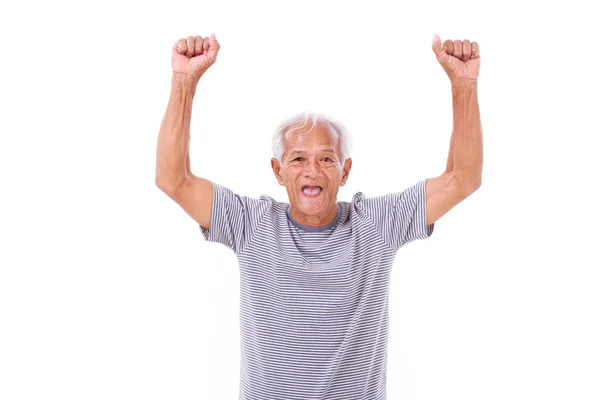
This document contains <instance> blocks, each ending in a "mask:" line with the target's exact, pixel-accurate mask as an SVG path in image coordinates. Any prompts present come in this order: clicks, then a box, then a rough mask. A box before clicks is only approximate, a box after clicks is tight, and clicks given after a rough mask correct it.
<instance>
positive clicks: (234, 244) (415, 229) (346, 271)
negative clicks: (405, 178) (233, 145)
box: [200, 180, 434, 400]
mask: <svg viewBox="0 0 600 400" xmlns="http://www.w3.org/2000/svg"><path fill="white" fill-rule="evenodd" d="M425 182H426V180H422V181H420V182H418V183H417V184H415V185H414V186H412V187H409V188H407V189H406V190H404V191H402V192H398V193H392V194H387V195H384V196H378V197H372V198H367V197H365V195H364V194H363V193H362V192H358V193H356V194H355V195H354V196H353V197H352V201H351V202H344V201H338V213H337V217H336V219H335V220H334V221H333V222H332V223H330V224H329V225H327V226H323V227H318V228H312V227H307V226H303V225H301V224H299V223H298V222H297V221H295V220H294V219H293V218H292V217H291V215H290V213H289V204H288V203H282V202H278V201H276V200H274V199H273V198H271V197H269V196H264V195H263V196H261V197H260V198H258V199H255V198H250V197H245V196H240V195H238V194H235V193H234V192H232V191H231V190H230V189H227V188H225V187H223V186H221V185H218V184H215V183H213V188H214V197H213V207H212V215H211V219H210V232H209V231H207V230H206V229H204V228H202V226H200V229H201V232H202V235H203V237H204V238H205V239H206V240H208V241H211V242H217V243H221V244H223V245H225V246H227V247H229V248H230V249H232V250H233V251H234V252H235V254H236V255H237V259H238V263H239V269H240V290H241V292H240V333H241V352H242V354H241V366H240V383H239V385H240V386H239V391H240V396H239V398H240V399H243V400H334V399H336V400H382V399H385V398H386V368H387V343H388V291H389V284H390V273H391V269H392V264H393V261H394V257H395V254H396V251H397V250H398V249H399V248H400V247H401V246H403V245H405V244H407V243H409V242H411V241H413V240H416V239H425V238H428V237H429V236H431V234H432V232H433V228H434V225H433V224H431V225H429V226H426V225H425V224H426V219H425Z"/></svg>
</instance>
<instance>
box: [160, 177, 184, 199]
mask: <svg viewBox="0 0 600 400" xmlns="http://www.w3.org/2000/svg"><path fill="white" fill-rule="evenodd" d="M184 182H185V176H183V177H174V176H166V175H163V174H158V173H157V174H156V175H155V178H154V184H155V185H156V186H157V187H158V188H159V189H160V190H162V191H163V192H164V193H166V194H168V195H169V196H171V195H172V194H173V193H174V192H175V191H176V190H177V188H179V187H180V186H181V185H182V184H183V183H184Z"/></svg>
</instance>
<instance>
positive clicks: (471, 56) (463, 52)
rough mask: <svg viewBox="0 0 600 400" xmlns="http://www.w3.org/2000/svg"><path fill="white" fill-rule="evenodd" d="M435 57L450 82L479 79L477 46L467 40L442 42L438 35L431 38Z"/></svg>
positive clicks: (475, 43)
mask: <svg viewBox="0 0 600 400" xmlns="http://www.w3.org/2000/svg"><path fill="white" fill-rule="evenodd" d="M431 48H432V49H433V52H434V53H435V57H436V58H437V60H438V61H439V63H440V64H441V65H442V68H444V71H446V74H447V75H448V77H449V78H450V81H451V82H453V83H454V82H456V81H458V80H472V81H476V80H477V78H479V66H480V62H481V58H480V57H479V45H478V44H477V42H472V43H471V42H470V41H469V40H455V41H452V40H450V39H448V40H446V41H445V42H444V44H443V45H442V40H441V39H440V37H439V36H438V35H434V36H433V43H432V45H431Z"/></svg>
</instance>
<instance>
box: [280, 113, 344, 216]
mask: <svg viewBox="0 0 600 400" xmlns="http://www.w3.org/2000/svg"><path fill="white" fill-rule="evenodd" d="M284 145H285V151H284V153H283V157H282V162H281V163H280V162H279V161H278V160H277V159H276V158H272V159H271V167H272V168H273V172H274V174H275V177H276V178H277V181H278V182H279V184H280V185H282V186H285V188H286V191H287V193H288V197H289V200H290V214H291V215H292V217H293V218H294V219H295V220H296V221H297V222H299V223H300V224H302V225H305V226H310V227H317V226H324V225H327V224H329V223H331V222H333V220H335V218H336V216H337V194H338V191H339V188H340V186H344V185H345V184H346V180H347V179H348V175H349V173H350V169H351V168H352V159H351V158H348V159H347V160H346V161H345V162H344V164H343V165H342V162H341V151H340V143H339V135H338V133H337V132H336V131H335V130H334V129H333V128H332V127H331V126H330V125H329V124H325V123H322V122H317V124H316V126H314V127H312V126H305V127H303V128H300V129H296V126H292V127H290V129H289V130H288V132H286V133H285V135H284ZM332 149H334V150H335V151H334V152H331V151H330V150H332ZM328 150H329V151H328ZM307 185H308V186H320V187H321V188H322V191H321V193H320V194H319V195H318V196H317V197H316V198H310V197H307V196H306V195H304V194H303V193H302V187H303V186H307Z"/></svg>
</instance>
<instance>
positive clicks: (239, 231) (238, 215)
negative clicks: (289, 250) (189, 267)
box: [199, 182, 272, 254]
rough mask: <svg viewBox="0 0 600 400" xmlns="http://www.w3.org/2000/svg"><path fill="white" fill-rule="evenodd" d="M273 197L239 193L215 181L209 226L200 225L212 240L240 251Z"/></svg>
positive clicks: (252, 234) (208, 238) (250, 236)
mask: <svg viewBox="0 0 600 400" xmlns="http://www.w3.org/2000/svg"><path fill="white" fill-rule="evenodd" d="M271 200H272V199H270V198H269V197H268V196H262V197H261V198H259V199H254V198H250V197H246V196H240V195H238V194H236V193H234V192H233V191H232V190H230V189H228V188H226V187H224V186H222V185H219V184H216V183H214V182H213V202H212V211H211V216H210V227H209V229H208V230H207V229H205V228H204V227H203V226H202V225H199V226H200V232H201V233H202V236H203V237H204V239H206V240H207V241H209V242H215V243H220V244H222V245H225V246H227V247H229V248H230V249H232V250H233V251H234V252H235V253H236V254H240V253H241V252H242V251H243V250H244V249H245V248H246V246H247V245H248V244H249V243H250V241H251V240H252V238H253V236H254V233H255V232H256V230H257V227H258V226H259V224H260V223H261V221H262V220H263V218H264V216H265V215H266V214H267V212H268V209H269V207H270V205H271V204H272V201H271Z"/></svg>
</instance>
